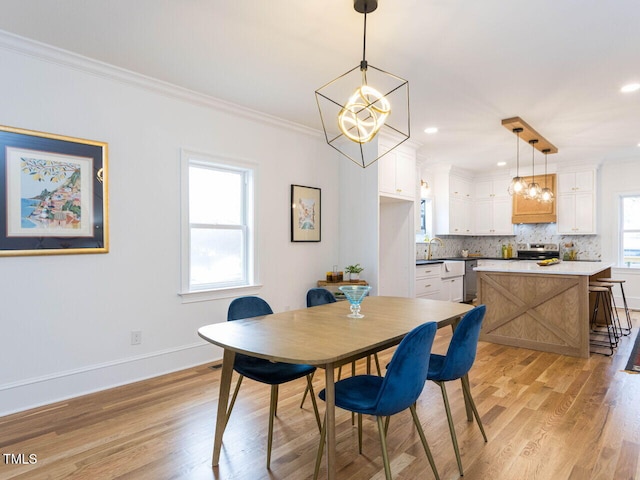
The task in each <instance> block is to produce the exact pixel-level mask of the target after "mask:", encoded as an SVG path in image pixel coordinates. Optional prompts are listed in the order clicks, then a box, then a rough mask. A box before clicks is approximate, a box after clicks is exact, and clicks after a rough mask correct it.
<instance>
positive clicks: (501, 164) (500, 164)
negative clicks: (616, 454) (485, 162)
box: [496, 162, 507, 167]
mask: <svg viewBox="0 0 640 480" xmlns="http://www.w3.org/2000/svg"><path fill="white" fill-rule="evenodd" d="M506 164H507V162H498V163H497V164H496V165H498V166H499V167H504V166H505V165H506Z"/></svg>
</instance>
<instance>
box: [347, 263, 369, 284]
mask: <svg viewBox="0 0 640 480" xmlns="http://www.w3.org/2000/svg"><path fill="white" fill-rule="evenodd" d="M362 270H364V268H362V267H361V266H360V264H359V263H356V264H355V265H349V266H347V267H345V269H344V271H345V273H348V274H349V280H350V281H352V282H357V281H358V280H360V272H361V271H362Z"/></svg>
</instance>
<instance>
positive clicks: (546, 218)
mask: <svg viewBox="0 0 640 480" xmlns="http://www.w3.org/2000/svg"><path fill="white" fill-rule="evenodd" d="M524 178H525V181H526V182H527V183H530V182H531V181H532V177H524ZM535 179H536V183H538V184H539V185H540V187H541V188H544V186H545V184H546V185H547V187H549V188H550V189H551V191H552V192H553V194H554V197H555V196H557V195H556V192H557V189H556V175H555V173H553V174H549V175H536V177H535ZM512 199H513V213H512V215H511V221H512V223H555V222H556V221H557V219H558V215H557V211H556V203H557V201H553V202H550V203H542V202H539V201H537V200H529V199H527V198H524V197H522V196H520V195H514V196H513V197H512Z"/></svg>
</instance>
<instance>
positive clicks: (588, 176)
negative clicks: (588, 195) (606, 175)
mask: <svg viewBox="0 0 640 480" xmlns="http://www.w3.org/2000/svg"><path fill="white" fill-rule="evenodd" d="M594 189H595V172H594V171H593V170H586V171H583V172H563V173H558V195H563V194H566V193H581V192H593V191H594Z"/></svg>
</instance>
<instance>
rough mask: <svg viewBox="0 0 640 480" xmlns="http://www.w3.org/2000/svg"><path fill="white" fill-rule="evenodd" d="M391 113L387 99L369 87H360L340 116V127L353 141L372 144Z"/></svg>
mask: <svg viewBox="0 0 640 480" xmlns="http://www.w3.org/2000/svg"><path fill="white" fill-rule="evenodd" d="M390 113H391V105H390V103H389V101H388V100H387V98H386V97H385V96H384V95H382V94H381V93H380V92H378V91H377V90H376V89H375V88H373V87H370V86H369V85H362V86H360V87H359V88H358V89H357V90H356V91H355V92H354V93H353V95H351V97H349V101H348V102H347V103H346V105H345V106H344V107H342V109H341V110H340V113H339V114H338V127H339V128H340V131H341V132H342V133H343V134H344V135H345V136H346V137H347V138H348V139H349V140H351V141H353V142H356V143H367V142H370V141H371V140H372V139H373V137H375V136H376V134H377V133H378V132H379V131H380V129H381V128H382V126H383V125H384V122H385V121H386V120H387V117H388V116H389V114H390Z"/></svg>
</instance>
